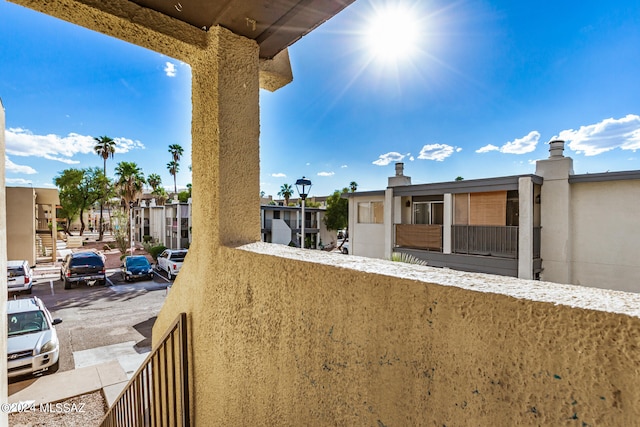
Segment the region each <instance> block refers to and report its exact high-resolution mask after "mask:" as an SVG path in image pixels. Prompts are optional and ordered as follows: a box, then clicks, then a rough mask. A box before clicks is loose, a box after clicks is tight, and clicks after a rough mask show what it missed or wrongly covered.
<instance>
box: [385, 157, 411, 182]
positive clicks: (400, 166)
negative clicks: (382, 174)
mask: <svg viewBox="0 0 640 427" xmlns="http://www.w3.org/2000/svg"><path fill="white" fill-rule="evenodd" d="M401 185H411V177H410V176H405V175H404V163H396V175H395V176H390V177H389V184H388V185H387V187H398V186H401Z"/></svg>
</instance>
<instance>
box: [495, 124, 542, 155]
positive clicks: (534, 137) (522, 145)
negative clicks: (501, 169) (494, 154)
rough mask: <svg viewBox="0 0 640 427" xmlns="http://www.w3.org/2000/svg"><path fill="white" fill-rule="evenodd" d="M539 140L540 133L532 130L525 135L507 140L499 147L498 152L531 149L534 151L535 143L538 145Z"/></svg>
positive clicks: (514, 152) (511, 152)
mask: <svg viewBox="0 0 640 427" xmlns="http://www.w3.org/2000/svg"><path fill="white" fill-rule="evenodd" d="M539 140H540V133H539V132H538V131H535V130H532V131H531V132H529V134H528V135H527V136H525V137H523V138H518V139H514V140H513V141H509V142H507V143H506V144H504V145H503V146H502V147H500V152H501V153H508V154H525V153H531V152H532V151H535V149H536V145H538V141H539Z"/></svg>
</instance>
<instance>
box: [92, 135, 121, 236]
mask: <svg viewBox="0 0 640 427" xmlns="http://www.w3.org/2000/svg"><path fill="white" fill-rule="evenodd" d="M93 139H94V140H95V141H96V145H95V146H94V147H93V150H94V151H95V152H96V154H97V155H98V156H100V157H102V160H103V161H104V165H103V169H102V171H103V174H104V176H105V177H106V176H107V159H108V158H109V157H111V158H112V159H113V155H114V154H115V152H116V142H115V141H114V140H113V139H111V138H109V137H108V136H106V135H105V136H100V137H94V138H93ZM104 190H105V191H104V194H103V195H102V197H101V198H100V225H99V227H98V230H99V231H98V233H99V235H98V240H102V237H103V235H104V219H103V214H102V211H103V209H104V199H105V197H106V193H107V189H106V188H105V189H104Z"/></svg>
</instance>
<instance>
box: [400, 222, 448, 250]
mask: <svg viewBox="0 0 640 427" xmlns="http://www.w3.org/2000/svg"><path fill="white" fill-rule="evenodd" d="M395 246H398V247H402V248H412V249H422V250H427V251H437V252H442V225H427V224H396V244H395Z"/></svg>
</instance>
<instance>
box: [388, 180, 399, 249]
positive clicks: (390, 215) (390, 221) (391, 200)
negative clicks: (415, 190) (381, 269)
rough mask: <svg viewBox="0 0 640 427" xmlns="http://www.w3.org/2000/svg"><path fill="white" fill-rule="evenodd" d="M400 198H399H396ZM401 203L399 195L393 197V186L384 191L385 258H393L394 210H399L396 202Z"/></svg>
mask: <svg viewBox="0 0 640 427" xmlns="http://www.w3.org/2000/svg"><path fill="white" fill-rule="evenodd" d="M395 199H398V200H395ZM396 203H400V198H399V197H395V198H394V197H393V188H387V189H386V190H385V191H384V258H385V259H391V252H393V223H394V220H395V215H394V212H395V211H397V209H396V208H395V206H394V205H395V204H396Z"/></svg>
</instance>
